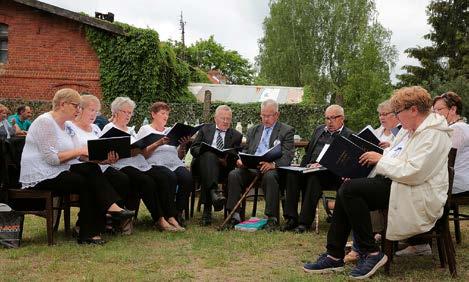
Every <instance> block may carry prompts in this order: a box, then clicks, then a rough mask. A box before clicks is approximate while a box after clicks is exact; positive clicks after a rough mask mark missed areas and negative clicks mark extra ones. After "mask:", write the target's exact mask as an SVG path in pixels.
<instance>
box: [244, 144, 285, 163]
mask: <svg viewBox="0 0 469 282" xmlns="http://www.w3.org/2000/svg"><path fill="white" fill-rule="evenodd" d="M281 156H282V146H281V144H280V143H278V144H277V145H275V146H273V147H272V148H270V149H269V150H268V151H267V152H265V153H264V154H263V155H261V156H256V155H251V154H246V153H239V157H240V158H241V161H242V162H243V165H244V166H245V167H247V168H257V167H258V166H259V163H260V162H273V161H275V160H276V159H278V158H280V157H281Z"/></svg>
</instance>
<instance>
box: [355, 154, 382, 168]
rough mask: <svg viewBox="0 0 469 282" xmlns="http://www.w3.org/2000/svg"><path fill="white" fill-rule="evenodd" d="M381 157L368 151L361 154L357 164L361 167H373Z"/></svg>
mask: <svg viewBox="0 0 469 282" xmlns="http://www.w3.org/2000/svg"><path fill="white" fill-rule="evenodd" d="M382 157H383V155H381V154H380V153H376V152H373V151H368V152H366V153H363V154H362V155H361V156H360V158H359V159H358V163H360V164H361V165H362V166H365V165H375V164H377V163H378V162H379V160H380V159H381V158H382Z"/></svg>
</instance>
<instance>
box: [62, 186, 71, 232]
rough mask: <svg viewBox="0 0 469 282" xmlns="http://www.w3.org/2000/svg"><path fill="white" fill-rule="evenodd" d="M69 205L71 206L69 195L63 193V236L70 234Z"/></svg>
mask: <svg viewBox="0 0 469 282" xmlns="http://www.w3.org/2000/svg"><path fill="white" fill-rule="evenodd" d="M70 206H71V199H70V195H65V196H64V197H63V209H64V231H65V236H69V235H70Z"/></svg>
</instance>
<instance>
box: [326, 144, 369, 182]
mask: <svg viewBox="0 0 469 282" xmlns="http://www.w3.org/2000/svg"><path fill="white" fill-rule="evenodd" d="M363 153H365V150H363V149H362V148H361V147H360V146H358V145H356V144H354V143H353V142H352V141H350V140H349V139H347V138H345V137H344V136H341V135H339V136H337V137H336V138H334V140H333V141H332V143H331V145H330V146H329V148H328V149H327V151H326V152H325V153H324V155H323V156H322V158H321V159H320V160H319V163H320V164H321V165H323V166H325V167H326V168H327V169H328V170H330V171H332V172H333V173H334V174H336V175H338V176H341V177H346V178H361V177H367V176H368V175H369V174H370V172H371V171H372V170H373V167H374V166H362V165H360V164H359V163H358V159H359V157H360V156H361V155H362V154H363Z"/></svg>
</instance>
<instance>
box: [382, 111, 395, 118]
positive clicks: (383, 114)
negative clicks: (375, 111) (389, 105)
mask: <svg viewBox="0 0 469 282" xmlns="http://www.w3.org/2000/svg"><path fill="white" fill-rule="evenodd" d="M392 113H393V112H387V113H379V116H380V117H385V116H387V115H389V114H392Z"/></svg>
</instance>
